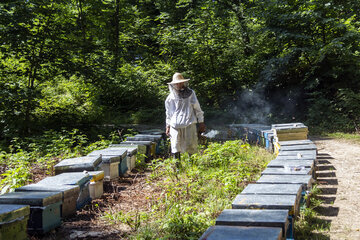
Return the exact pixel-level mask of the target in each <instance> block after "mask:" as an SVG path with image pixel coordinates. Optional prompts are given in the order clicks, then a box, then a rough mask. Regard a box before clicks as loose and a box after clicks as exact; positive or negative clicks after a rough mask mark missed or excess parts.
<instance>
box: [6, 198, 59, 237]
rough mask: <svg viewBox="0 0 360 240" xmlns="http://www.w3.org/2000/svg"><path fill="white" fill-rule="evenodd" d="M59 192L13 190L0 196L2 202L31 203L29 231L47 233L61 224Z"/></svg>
mask: <svg viewBox="0 0 360 240" xmlns="http://www.w3.org/2000/svg"><path fill="white" fill-rule="evenodd" d="M61 199H62V195H61V193H59V192H12V193H7V194H4V195H1V196H0V204H24V205H30V217H29V221H28V231H29V232H35V233H46V232H48V231H50V230H52V229H54V228H56V227H58V226H60V225H61V213H60V212H61V210H60V207H61Z"/></svg>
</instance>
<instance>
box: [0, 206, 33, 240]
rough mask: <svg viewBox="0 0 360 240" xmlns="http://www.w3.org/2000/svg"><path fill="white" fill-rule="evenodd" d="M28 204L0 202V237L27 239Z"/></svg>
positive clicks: (5, 239)
mask: <svg viewBox="0 0 360 240" xmlns="http://www.w3.org/2000/svg"><path fill="white" fill-rule="evenodd" d="M29 215H30V206H29V205H13V204H0V239H3V240H7V239H9V240H10V239H16V240H22V239H27V234H26V229H27V224H28V220H29Z"/></svg>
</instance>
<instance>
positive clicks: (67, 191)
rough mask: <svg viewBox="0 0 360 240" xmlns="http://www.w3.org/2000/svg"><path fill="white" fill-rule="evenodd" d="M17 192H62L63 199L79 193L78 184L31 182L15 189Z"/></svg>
mask: <svg viewBox="0 0 360 240" xmlns="http://www.w3.org/2000/svg"><path fill="white" fill-rule="evenodd" d="M15 192H61V193H62V197H63V199H66V198H68V197H71V196H74V195H79V192H80V187H79V186H78V185H50V184H46V185H45V184H39V183H36V184H29V185H25V186H22V187H19V188H16V189H15Z"/></svg>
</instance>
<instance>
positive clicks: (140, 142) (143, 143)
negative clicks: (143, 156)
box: [120, 140, 154, 146]
mask: <svg viewBox="0 0 360 240" xmlns="http://www.w3.org/2000/svg"><path fill="white" fill-rule="evenodd" d="M123 143H124V144H138V145H146V146H151V145H152V144H153V143H154V142H152V141H129V140H126V141H125V142H123ZM120 144H121V143H120Z"/></svg>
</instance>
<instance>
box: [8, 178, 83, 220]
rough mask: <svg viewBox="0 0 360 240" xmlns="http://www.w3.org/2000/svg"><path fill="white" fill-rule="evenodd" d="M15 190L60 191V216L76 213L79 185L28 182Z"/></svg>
mask: <svg viewBox="0 0 360 240" xmlns="http://www.w3.org/2000/svg"><path fill="white" fill-rule="evenodd" d="M15 192H61V194H62V206H61V217H62V218H65V217H68V216H71V215H73V214H75V213H76V201H77V198H78V196H79V193H80V187H79V186H77V185H49V184H46V185H45V184H29V185H25V186H23V187H20V188H16V189H15Z"/></svg>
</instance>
